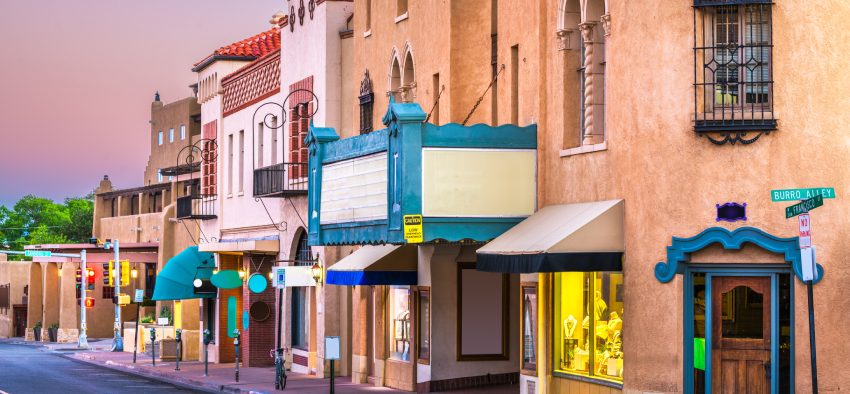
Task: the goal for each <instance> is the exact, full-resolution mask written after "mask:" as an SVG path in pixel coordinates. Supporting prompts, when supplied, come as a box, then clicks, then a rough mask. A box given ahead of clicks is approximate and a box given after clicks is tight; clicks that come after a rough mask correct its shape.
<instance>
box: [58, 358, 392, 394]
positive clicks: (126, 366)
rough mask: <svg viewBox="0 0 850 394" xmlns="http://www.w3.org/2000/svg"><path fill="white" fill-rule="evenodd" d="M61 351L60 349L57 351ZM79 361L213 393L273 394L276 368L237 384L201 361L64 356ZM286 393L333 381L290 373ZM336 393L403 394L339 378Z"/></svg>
mask: <svg viewBox="0 0 850 394" xmlns="http://www.w3.org/2000/svg"><path fill="white" fill-rule="evenodd" d="M57 350H59V349H57ZM64 357H68V358H71V359H75V360H78V361H82V362H86V363H90V364H95V365H98V366H103V367H106V368H110V369H114V370H119V371H123V372H127V373H131V374H137V375H141V376H144V377H148V378H151V379H155V380H160V381H165V382H167V383H172V384H176V385H180V386H190V387H196V388H199V389H203V390H205V391H210V392H228V393H274V392H276V391H275V389H274V375H275V371H274V367H270V368H244V367H242V368H240V369H239V382H238V383H237V382H236V381H235V373H234V372H235V370H234V368H233V364H232V363H231V364H210V365H209V376H208V377H204V376H203V374H204V364H203V363H202V362H198V361H190V362H181V363H180V371H175V370H174V367H175V363H174V362H172V361H169V362H160V361H157V363H156V367H154V366H152V365H151V360H150V357H149V356H148V357H146V356H145V355H144V354H140V355H138V356H137V360H136V364H133V354H132V353H112V352H108V351H89V352H77V353H73V354H67V355H64ZM287 377H288V379H287V381H286V389H285V390H284V391H277V392H282V393H286V392H292V393H305V394H313V393H315V394H319V393H322V394H325V393H327V392H328V391H329V387H330V379H321V378H316V377H313V376H308V375H301V374H294V373H288V374H287ZM335 392H337V393H340V394H345V393H401V392H402V391H398V390H393V389H389V388H385V387H374V386H371V385H365V384H354V383H352V382H351V378H348V377H337V378H336V379H335Z"/></svg>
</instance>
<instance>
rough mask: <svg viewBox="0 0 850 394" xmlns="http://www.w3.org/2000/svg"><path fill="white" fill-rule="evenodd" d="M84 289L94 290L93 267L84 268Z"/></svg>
mask: <svg viewBox="0 0 850 394" xmlns="http://www.w3.org/2000/svg"><path fill="white" fill-rule="evenodd" d="M86 289H87V290H90V291H94V269H92V268H86Z"/></svg>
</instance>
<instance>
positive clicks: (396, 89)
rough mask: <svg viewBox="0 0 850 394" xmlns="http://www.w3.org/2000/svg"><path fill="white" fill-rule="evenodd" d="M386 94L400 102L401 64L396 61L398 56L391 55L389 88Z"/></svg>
mask: <svg viewBox="0 0 850 394" xmlns="http://www.w3.org/2000/svg"><path fill="white" fill-rule="evenodd" d="M387 94H388V95H389V96H390V97H392V98H393V100H395V102H397V103H398V102H401V66H400V65H399V63H398V57H393V63H392V65H391V66H390V90H389V92H387Z"/></svg>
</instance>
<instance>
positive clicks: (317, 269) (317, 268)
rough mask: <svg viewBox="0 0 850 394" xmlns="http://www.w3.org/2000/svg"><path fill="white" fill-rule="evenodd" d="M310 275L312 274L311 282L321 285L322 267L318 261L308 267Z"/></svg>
mask: <svg viewBox="0 0 850 394" xmlns="http://www.w3.org/2000/svg"><path fill="white" fill-rule="evenodd" d="M310 273H312V274H313V280H315V281H316V283H317V284H318V283H322V266H321V265H319V262H318V261H317V262H315V263H313V266H312V267H310Z"/></svg>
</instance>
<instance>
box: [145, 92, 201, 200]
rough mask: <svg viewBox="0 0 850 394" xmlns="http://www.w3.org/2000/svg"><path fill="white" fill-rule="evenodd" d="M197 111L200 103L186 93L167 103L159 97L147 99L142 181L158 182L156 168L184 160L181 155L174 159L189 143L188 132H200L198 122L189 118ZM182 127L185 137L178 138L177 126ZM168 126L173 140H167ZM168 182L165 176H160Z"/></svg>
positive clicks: (178, 128) (183, 156)
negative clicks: (148, 115) (145, 159)
mask: <svg viewBox="0 0 850 394" xmlns="http://www.w3.org/2000/svg"><path fill="white" fill-rule="evenodd" d="M200 113H201V106H200V105H199V104H198V99H197V98H195V97H186V98H183V99H180V100H177V101H174V102H171V103H168V104H164V103H163V102H162V101H154V102H152V103H151V120H150V123H151V130H150V152H151V153H150V156H149V157H148V163H147V166H146V167H145V174H144V179H143V182H142V184H144V185H151V184H155V183H162V182H159V181H157V171H158V170H160V169H162V168H167V167H173V166H176V165H178V164H185V163H186V162H185V157H186V156H185V155H186V153H185V152H184V154H183V155H181V157H180V160H181V161H180V162H179V163H178V161H177V160H178V158H177V155H178V153H179V152H180V151H181V150H182V149H183V148H184V147H187V146H189V145H191V143H192V136H194V135H197V134H200V133H201V125H200V123H198V122H194V121H192V116H193V115H199V114H200ZM181 125H183V126H185V127H186V138H185V139H183V140H181V139H180V126H181ZM169 129H174V141H173V142H169V139H168V133H169ZM160 131H162V145H159V143H158V142H159V141H158V134H159V132H160ZM163 182H168V178H167V177H166V179H164V180H163Z"/></svg>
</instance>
